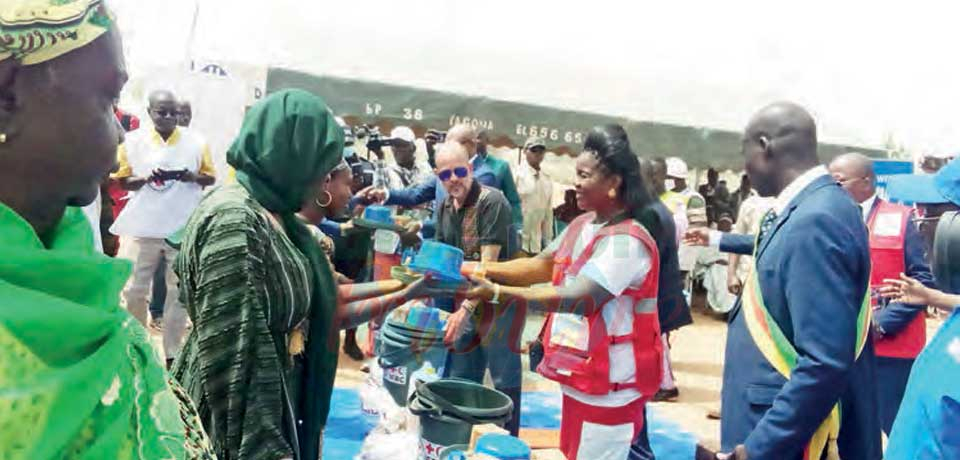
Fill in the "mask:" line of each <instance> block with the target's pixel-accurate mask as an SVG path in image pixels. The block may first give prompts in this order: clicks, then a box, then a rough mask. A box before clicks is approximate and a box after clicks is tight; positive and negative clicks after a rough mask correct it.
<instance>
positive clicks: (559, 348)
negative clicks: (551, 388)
mask: <svg viewBox="0 0 960 460" xmlns="http://www.w3.org/2000/svg"><path fill="white" fill-rule="evenodd" d="M593 219H594V214H593V213H587V214H584V215H582V216H580V217H578V218H576V219H575V220H574V221H573V222H571V223H570V226H569V227H568V228H567V233H566V236H565V237H564V239H563V241H561V243H560V247H559V249H557V251H556V252H555V253H554V269H553V284H554V286H560V285H561V284H562V283H563V280H564V278H565V277H566V276H576V275H577V274H578V273H579V272H580V269H581V268H582V267H583V266H584V265H585V264H586V263H587V261H589V260H590V257H591V256H592V255H593V251H594V248H595V246H596V244H597V242H598V241H599V240H600V239H602V238H603V237H605V236H610V235H623V234H627V235H630V236H631V237H633V238H636V239H638V240H640V242H642V243H643V245H644V247H645V248H646V249H647V252H648V253H649V254H650V259H651V266H650V271H649V272H648V274H647V277H646V278H645V279H644V281H643V283H642V284H641V285H640V286H631V287H630V288H628V289H627V290H626V291H624V292H623V294H622V295H626V296H629V297H631V298H632V300H633V304H634V312H633V328H632V331H631V333H630V334H628V335H623V336H610V335H608V334H607V325H606V322H605V321H604V319H603V308H599V309H597V311H596V312H595V313H594V314H592V315H590V316H588V317H586V318H582V319H584V320H586V324H587V330H588V331H589V338H588V339H587V341H586V349H581V348H577V347H572V346H567V345H565V344H560V343H557V344H554V341H553V340H551V339H552V332H553V326H554V321H555V320H556V319H557V314H556V313H550V314H548V315H547V320H546V323H545V324H544V329H543V348H544V350H543V352H544V353H543V361H542V362H541V363H540V365H539V366H538V367H537V372H539V373H540V374H541V375H543V376H544V377H546V378H548V379H550V380H553V381H555V382H557V383H560V384H562V385H567V386H570V387H573V388H574V389H576V390H578V391H581V392H584V393H587V394H591V395H605V394H608V393H609V392H611V391H619V390H624V389H628V388H635V389H636V390H638V391H639V392H640V393H641V394H643V395H644V397H650V396H652V395H653V394H654V393H656V391H657V390H658V389H659V388H660V378H661V377H662V374H663V361H662V354H663V343H662V342H661V341H660V322H659V320H658V318H657V280H658V278H659V273H660V257H659V254H658V253H657V245H656V243H655V242H654V240H653V238H652V237H651V236H650V234H649V233H647V231H646V230H645V229H644V228H643V227H642V226H640V224H639V223H637V222H636V221H634V220H633V219H626V220H624V221H623V222H620V223H618V224H615V225H609V226H606V227H603V228H602V229H600V230H599V231H598V232H597V234H596V235H595V236H594V237H593V240H591V241H590V242H589V243H588V244H587V246H586V247H585V248H584V249H583V252H582V253H581V254H580V256H579V257H578V258H577V259H576V260H573V259H572V257H571V256H572V254H573V249H574V245H575V244H576V242H577V238H578V237H579V236H580V232H581V230H582V228H583V226H584V225H586V224H587V223H588V222H590V221H592V220H593ZM622 343H632V344H633V356H634V362H635V365H636V369H637V371H636V378H635V381H633V382H611V381H610V353H609V350H610V345H614V344H622Z"/></svg>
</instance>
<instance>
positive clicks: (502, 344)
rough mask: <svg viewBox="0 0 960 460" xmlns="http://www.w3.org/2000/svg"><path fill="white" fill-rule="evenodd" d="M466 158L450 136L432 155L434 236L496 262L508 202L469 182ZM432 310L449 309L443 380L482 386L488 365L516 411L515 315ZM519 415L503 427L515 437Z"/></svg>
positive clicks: (493, 309) (476, 307)
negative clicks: (436, 197)
mask: <svg viewBox="0 0 960 460" xmlns="http://www.w3.org/2000/svg"><path fill="white" fill-rule="evenodd" d="M469 155H470V153H469V151H468V149H467V147H465V146H464V145H463V144H460V143H456V142H450V141H449V138H448V141H447V143H445V144H443V146H441V147H440V150H439V151H438V152H437V156H436V162H437V178H438V180H439V181H440V182H441V183H442V184H443V188H444V190H445V191H446V192H447V197H446V198H445V199H444V200H443V203H442V204H441V206H440V207H439V208H438V209H437V211H436V213H437V214H436V221H437V233H436V238H437V241H440V242H442V243H446V244H449V245H451V246H456V247H458V248H460V249H463V252H464V259H465V260H470V261H480V262H496V261H498V260H502V259H505V258H506V256H507V243H508V241H509V228H510V225H511V219H512V218H511V209H510V204H509V203H508V202H507V199H506V198H505V197H504V196H503V193H501V192H500V191H499V190H496V189H494V188H492V187H487V186H484V185H481V184H480V183H479V182H478V181H477V180H475V179H474V170H473V166H472V165H471V162H470V156H469ZM437 306H438V307H441V308H444V307H446V308H448V309H454V313H453V315H451V316H450V319H449V320H448V321H447V333H446V337H445V338H444V341H445V342H446V343H447V345H448V346H449V347H450V348H452V349H453V352H452V353H450V358H449V359H448V361H447V367H446V368H447V374H448V375H447V376H449V377H458V378H465V379H469V380H473V381H474V382H477V383H483V377H484V375H485V374H486V370H487V368H488V367H489V369H490V376H491V378H492V379H493V384H494V386H495V387H496V388H497V389H498V390H500V391H502V392H504V393H506V394H507V395H508V396H510V398H511V399H512V400H513V403H514V407H520V386H521V385H520V384H521V372H520V355H519V354H518V353H517V351H518V350H519V345H520V344H519V336H520V334H514V335H515V336H516V337H514V336H513V335H511V334H510V329H511V325H512V322H513V320H514V313H513V312H512V311H509V310H508V311H506V312H501V311H498V309H499V305H494V304H477V303H475V302H473V301H470V300H467V301H464V302H463V303H462V304H461V305H459V306H457V305H454V304H453V302H452V301H451V299H437ZM456 307H459V308H456ZM498 314H499V315H498ZM511 340H513V341H514V343H511ZM519 414H520V411H519V410H515V411H514V418H513V420H512V421H510V422H508V423H507V425H506V428H507V429H508V430H510V432H511V434H513V435H514V436H516V435H517V434H518V433H519V428H520V424H519Z"/></svg>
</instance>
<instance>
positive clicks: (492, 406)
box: [407, 379, 513, 460]
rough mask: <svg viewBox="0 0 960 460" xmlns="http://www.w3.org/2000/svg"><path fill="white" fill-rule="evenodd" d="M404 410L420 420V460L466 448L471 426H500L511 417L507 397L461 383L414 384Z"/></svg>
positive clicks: (457, 381)
mask: <svg viewBox="0 0 960 460" xmlns="http://www.w3.org/2000/svg"><path fill="white" fill-rule="evenodd" d="M407 407H408V408H409V409H410V412H411V413H413V414H414V415H418V416H419V417H420V454H419V458H420V460H439V459H441V458H442V457H440V456H439V455H440V452H441V451H443V450H444V449H446V448H447V447H450V446H454V445H460V444H468V443H469V442H470V433H471V431H473V426H474V425H486V424H490V423H492V424H494V425H499V426H503V424H504V423H506V422H507V421H508V420H510V417H511V415H512V414H513V401H511V400H510V397H509V396H507V395H506V394H504V393H501V392H500V391H497V390H495V389H493V388H487V387H485V386H483V385H480V384H478V383H474V382H471V381H468V380H460V379H441V380H437V381H433V382H427V383H417V387H416V391H414V392H413V394H411V395H410V401H409V403H408V405H407Z"/></svg>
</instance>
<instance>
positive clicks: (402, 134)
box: [390, 126, 417, 142]
mask: <svg viewBox="0 0 960 460" xmlns="http://www.w3.org/2000/svg"><path fill="white" fill-rule="evenodd" d="M390 138H392V139H400V140H403V141H407V142H416V141H417V135H416V134H413V130H412V129H410V128H408V127H406V126H397V127H396V128H393V131H390Z"/></svg>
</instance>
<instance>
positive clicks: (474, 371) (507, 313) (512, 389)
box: [435, 299, 526, 436]
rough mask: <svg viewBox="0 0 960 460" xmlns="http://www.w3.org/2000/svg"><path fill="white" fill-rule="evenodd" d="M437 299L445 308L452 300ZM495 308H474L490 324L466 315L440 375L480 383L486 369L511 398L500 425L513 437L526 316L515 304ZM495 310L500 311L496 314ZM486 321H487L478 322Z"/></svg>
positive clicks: (517, 427)
mask: <svg viewBox="0 0 960 460" xmlns="http://www.w3.org/2000/svg"><path fill="white" fill-rule="evenodd" d="M447 300H448V301H449V302H441V301H440V299H437V301H436V303H435V304H436V306H437V308H442V309H446V310H448V311H449V309H450V308H451V307H452V305H453V302H452V299H447ZM494 310H499V308H495V307H494V306H493V305H480V306H479V307H478V309H477V311H478V313H479V314H480V316H481V317H483V316H484V315H487V316H495V317H493V318H490V319H489V320H490V323H489V324H490V327H489V328H486V327H484V328H481V327H480V326H479V325H478V321H477V320H476V319H475V317H471V318H468V319H467V320H466V323H465V324H464V325H463V328H462V329H461V331H460V335H459V337H457V339H456V341H455V343H454V346H453V348H454V349H453V350H452V351H451V352H450V353H448V354H447V364H446V366H445V370H444V377H450V378H461V379H466V380H470V381H473V382H477V383H481V384H482V383H483V377H484V375H485V374H486V372H487V369H490V378H491V379H492V380H493V387H494V388H496V389H497V390H499V391H501V392H503V393H505V394H506V395H507V396H509V397H510V399H511V400H512V401H513V407H514V409H513V417H512V419H511V420H510V421H508V422H507V424H506V425H505V426H504V427H505V428H506V429H507V430H508V431H510V434H511V435H513V436H517V434H518V433H519V430H520V404H521V387H522V384H523V373H522V369H521V364H520V353H519V350H520V339H521V337H522V336H523V324H524V322H525V321H526V318H517V317H516V315H517V312H516V307H512V306H511V307H509V308H506V309H505V310H504V311H502V312H499V311H496V312H495V311H494ZM496 313H500V314H499V315H496ZM482 324H487V322H485V321H484V322H482Z"/></svg>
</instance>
